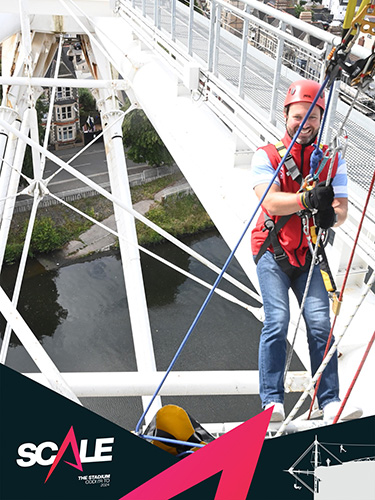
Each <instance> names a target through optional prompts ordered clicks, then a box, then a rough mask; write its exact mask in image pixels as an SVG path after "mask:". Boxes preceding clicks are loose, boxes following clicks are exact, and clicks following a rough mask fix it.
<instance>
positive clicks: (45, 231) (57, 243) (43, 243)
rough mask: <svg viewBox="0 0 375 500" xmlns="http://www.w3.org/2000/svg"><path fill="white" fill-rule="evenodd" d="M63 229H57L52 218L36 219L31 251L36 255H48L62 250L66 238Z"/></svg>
mask: <svg viewBox="0 0 375 500" xmlns="http://www.w3.org/2000/svg"><path fill="white" fill-rule="evenodd" d="M63 233H64V231H63V230H62V229H61V228H58V227H56V224H55V222H54V221H53V220H52V219H51V218H50V217H42V218H40V219H36V221H35V225H34V230H33V236H32V238H31V250H32V252H33V253H34V252H35V253H48V252H52V250H56V249H58V248H61V247H62V246H63V245H64V243H65V241H66V236H65V235H64V234H63Z"/></svg>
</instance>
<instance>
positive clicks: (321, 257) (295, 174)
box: [255, 141, 336, 294]
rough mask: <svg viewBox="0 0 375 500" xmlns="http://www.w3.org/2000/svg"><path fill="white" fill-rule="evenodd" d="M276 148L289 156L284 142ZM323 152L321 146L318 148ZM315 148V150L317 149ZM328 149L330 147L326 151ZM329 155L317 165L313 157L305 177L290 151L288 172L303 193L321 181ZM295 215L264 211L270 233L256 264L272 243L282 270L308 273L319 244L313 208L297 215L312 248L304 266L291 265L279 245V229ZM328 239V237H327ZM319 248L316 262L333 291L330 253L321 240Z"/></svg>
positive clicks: (329, 290) (287, 162)
mask: <svg viewBox="0 0 375 500" xmlns="http://www.w3.org/2000/svg"><path fill="white" fill-rule="evenodd" d="M275 148H276V150H277V152H278V153H279V155H280V158H283V157H284V156H286V154H285V153H286V147H285V145H284V143H283V142H282V141H279V142H277V143H276V144H275ZM318 149H319V150H320V151H321V152H322V155H323V151H322V145H320V147H319V148H318ZM315 151H316V149H315V150H314V152H315ZM327 151H328V150H327ZM328 159H329V158H328V155H325V156H324V158H322V159H321V163H320V164H316V156H315V158H314V162H315V165H313V166H312V167H311V168H310V174H308V175H307V176H306V177H305V179H303V177H302V174H301V172H300V170H299V168H298V167H297V165H296V163H295V161H294V159H293V157H292V155H291V154H290V153H289V154H288V155H287V156H286V157H285V162H284V165H285V167H286V175H289V176H290V177H291V178H292V179H293V180H294V181H296V182H297V183H299V184H300V186H301V187H300V190H299V191H300V192H302V191H306V190H308V189H311V188H312V187H313V185H314V183H315V182H316V181H317V180H319V174H320V173H321V172H322V170H323V168H324V166H325V164H326V163H327V161H328ZM293 215H294V214H290V215H284V216H282V217H280V219H279V220H278V221H277V223H275V222H274V220H273V219H272V218H271V217H269V216H268V215H267V214H264V219H265V220H264V229H263V230H264V231H266V230H267V231H268V235H267V237H266V239H265V240H264V242H263V244H262V246H261V247H260V250H259V252H258V254H257V256H256V258H255V263H256V264H257V263H258V261H259V259H260V258H261V257H262V255H263V254H264V253H265V252H266V250H267V248H268V247H269V246H270V245H272V248H273V255H274V259H275V261H276V262H277V263H278V264H279V266H280V267H281V269H282V270H283V271H284V272H285V273H286V274H287V275H288V276H289V277H290V278H291V279H296V278H297V277H298V276H299V275H300V274H302V273H304V272H306V271H307V270H308V269H309V267H310V265H311V259H312V255H313V254H314V247H315V244H316V243H317V235H316V231H315V226H311V228H310V225H309V219H310V217H311V216H312V212H311V211H310V210H300V211H299V212H297V215H299V217H300V218H301V223H302V230H303V233H304V234H305V236H306V239H307V243H308V246H309V249H310V252H309V253H308V254H307V255H306V262H305V264H304V265H303V266H300V267H296V266H293V265H291V264H290V262H289V259H288V256H287V254H286V252H285V251H284V249H283V247H282V246H281V244H280V241H279V239H278V236H277V235H278V233H279V231H280V230H281V229H282V228H283V227H284V226H285V224H286V223H287V222H288V221H289V219H290V218H291V217H292V216H293ZM326 241H327V240H326ZM318 247H319V250H318V255H317V259H316V262H315V264H319V265H320V269H321V272H322V276H323V280H324V284H325V285H326V289H327V292H329V293H330V294H331V293H333V292H335V291H336V285H335V283H334V280H333V277H332V273H331V271H330V268H329V263H328V259H327V256H326V254H325V251H324V246H323V244H322V242H319V244H318Z"/></svg>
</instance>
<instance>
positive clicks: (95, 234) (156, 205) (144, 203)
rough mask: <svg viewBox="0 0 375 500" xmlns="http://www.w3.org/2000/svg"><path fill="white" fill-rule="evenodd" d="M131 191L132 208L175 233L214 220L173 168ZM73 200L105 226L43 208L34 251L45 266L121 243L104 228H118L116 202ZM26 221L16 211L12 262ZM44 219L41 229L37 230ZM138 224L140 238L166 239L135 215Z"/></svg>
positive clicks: (64, 211)
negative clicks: (113, 203)
mask: <svg viewBox="0 0 375 500" xmlns="http://www.w3.org/2000/svg"><path fill="white" fill-rule="evenodd" d="M131 195H132V200H133V208H134V210H136V211H137V212H138V213H140V214H141V215H144V216H146V217H147V218H149V219H150V220H152V221H153V222H155V223H156V224H158V225H160V226H161V227H163V229H165V230H167V231H168V232H171V233H172V234H173V235H174V236H183V235H187V234H195V233H198V232H200V231H203V230H207V229H210V228H212V227H213V223H212V221H211V220H210V218H209V217H208V215H207V213H206V212H205V211H204V209H203V207H202V206H201V204H200V203H199V201H198V200H197V198H196V197H195V195H194V194H193V193H192V190H191V188H190V186H189V184H188V183H187V181H186V180H185V179H184V177H183V176H182V175H175V174H173V175H171V176H170V177H169V178H164V179H159V180H158V181H152V182H150V183H147V184H144V185H142V186H136V187H134V188H131ZM72 205H74V206H75V208H77V209H79V210H80V211H81V212H84V213H86V214H88V215H89V216H90V217H92V218H93V219H95V220H97V221H99V222H100V223H101V224H102V225H103V226H104V227H100V226H99V225H97V224H93V223H92V222H90V221H88V220H87V219H86V218H85V217H83V216H82V215H79V214H78V213H77V212H74V211H72V210H70V209H68V208H67V207H65V206H60V205H57V206H51V207H45V208H42V209H40V210H39V211H38V219H37V224H36V227H35V228H34V233H33V242H32V245H31V253H32V254H33V256H35V257H37V259H38V260H39V261H40V262H41V263H42V264H43V265H44V267H46V268H47V269H51V268H55V267H57V266H59V265H63V264H64V263H66V262H67V261H70V260H72V259H80V258H83V257H87V256H89V255H91V254H95V253H98V252H104V251H106V250H109V249H111V248H113V247H116V246H117V244H118V240H117V237H116V236H115V235H113V234H112V233H110V232H108V231H107V230H106V229H105V227H108V228H109V229H111V230H113V231H115V230H116V223H115V217H114V213H113V206H112V203H111V202H110V201H109V200H107V199H105V198H103V197H101V196H95V197H91V198H85V199H84V200H79V201H78V202H77V203H72ZM27 222H28V216H27V214H17V216H16V217H15V219H14V222H13V224H12V230H11V239H10V244H9V245H8V247H7V254H6V262H7V263H8V264H10V263H13V262H15V261H17V258H18V257H19V255H20V251H21V249H22V243H23V239H24V234H25V230H26V225H27ZM47 222H48V224H47ZM43 224H44V225H43ZM40 225H42V231H43V234H39V233H40V232H41V230H40ZM136 226H137V233H138V239H139V242H140V244H142V245H151V244H156V243H159V242H161V241H162V238H161V237H160V236H159V235H158V234H157V233H155V232H154V231H152V230H151V229H150V228H148V227H146V226H145V225H144V224H143V223H140V222H138V221H137V222H136ZM37 233H38V234H37ZM34 236H35V238H34ZM35 240H37V241H38V242H39V245H41V240H44V241H42V243H43V244H44V246H43V248H48V251H42V252H41V251H38V248H37V246H36V243H35ZM48 240H51V241H48ZM47 242H48V243H47Z"/></svg>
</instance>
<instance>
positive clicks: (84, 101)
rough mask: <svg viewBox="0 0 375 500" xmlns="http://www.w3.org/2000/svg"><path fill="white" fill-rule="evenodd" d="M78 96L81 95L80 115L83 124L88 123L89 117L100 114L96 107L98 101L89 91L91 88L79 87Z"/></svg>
mask: <svg viewBox="0 0 375 500" xmlns="http://www.w3.org/2000/svg"><path fill="white" fill-rule="evenodd" d="M78 97H79V115H80V121H81V125H83V124H84V123H86V120H87V117H88V116H92V117H94V116H95V115H97V114H98V112H97V109H96V101H95V99H94V97H93V95H92V94H91V92H90V91H89V89H78Z"/></svg>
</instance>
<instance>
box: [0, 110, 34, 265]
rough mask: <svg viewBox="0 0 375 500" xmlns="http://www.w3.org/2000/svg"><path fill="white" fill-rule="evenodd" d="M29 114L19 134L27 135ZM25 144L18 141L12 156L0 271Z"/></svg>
mask: <svg viewBox="0 0 375 500" xmlns="http://www.w3.org/2000/svg"><path fill="white" fill-rule="evenodd" d="M29 114H30V108H28V109H26V111H25V113H24V117H23V121H22V125H21V133H22V134H24V135H28V133H29V129H30V127H29ZM25 149H26V143H25V142H24V141H18V142H17V147H16V153H15V155H14V163H13V169H12V170H11V174H10V179H9V185H8V190H7V193H6V195H7V196H8V198H7V200H6V201H5V205H4V212H3V217H2V219H1V226H0V269H1V267H2V265H3V260H4V254H5V247H6V243H7V240H8V235H9V230H10V225H11V222H12V217H13V211H14V205H15V203H16V198H15V195H16V194H17V189H18V184H19V180H20V172H21V170H22V164H23V159H24V157H25Z"/></svg>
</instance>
